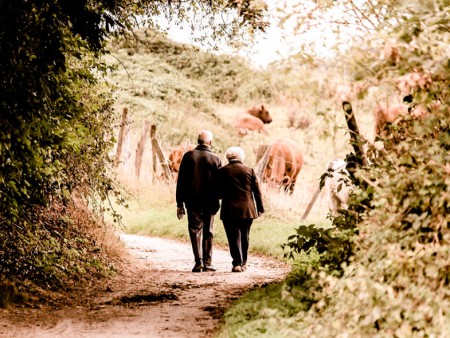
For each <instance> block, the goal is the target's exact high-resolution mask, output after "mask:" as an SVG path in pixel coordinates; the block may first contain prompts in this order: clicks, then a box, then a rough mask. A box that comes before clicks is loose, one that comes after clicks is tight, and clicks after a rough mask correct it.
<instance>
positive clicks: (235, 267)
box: [231, 265, 244, 272]
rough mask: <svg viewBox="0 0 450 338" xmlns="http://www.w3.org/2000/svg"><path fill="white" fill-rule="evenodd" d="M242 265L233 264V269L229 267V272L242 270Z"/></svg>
mask: <svg viewBox="0 0 450 338" xmlns="http://www.w3.org/2000/svg"><path fill="white" fill-rule="evenodd" d="M242 271H244V270H242V267H241V266H240V265H236V266H233V269H231V272H242Z"/></svg>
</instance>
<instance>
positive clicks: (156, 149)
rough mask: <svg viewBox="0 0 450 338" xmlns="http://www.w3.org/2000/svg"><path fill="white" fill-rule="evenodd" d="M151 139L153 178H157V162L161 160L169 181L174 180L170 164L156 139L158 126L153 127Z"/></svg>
mask: <svg viewBox="0 0 450 338" xmlns="http://www.w3.org/2000/svg"><path fill="white" fill-rule="evenodd" d="M150 137H151V140H152V158H153V173H154V175H153V177H156V162H157V159H159V162H160V163H161V167H162V169H163V172H164V174H165V175H166V176H167V178H168V179H169V180H173V175H172V171H171V170H170V168H169V163H168V162H167V159H166V157H165V156H164V153H163V151H162V149H161V146H160V145H159V142H158V139H157V138H156V125H154V124H153V125H152V128H151V131H150Z"/></svg>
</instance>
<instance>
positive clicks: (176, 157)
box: [169, 143, 196, 180]
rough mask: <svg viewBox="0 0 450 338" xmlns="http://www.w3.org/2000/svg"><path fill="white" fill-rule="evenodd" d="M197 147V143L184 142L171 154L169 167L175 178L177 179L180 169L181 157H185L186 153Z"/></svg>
mask: <svg viewBox="0 0 450 338" xmlns="http://www.w3.org/2000/svg"><path fill="white" fill-rule="evenodd" d="M195 147H196V145H195V144H192V143H183V144H180V145H179V146H177V147H176V148H174V149H173V150H172V151H171V152H170V154H169V169H170V171H171V172H172V174H173V176H174V177H175V180H176V179H177V175H178V170H179V169H180V163H181V159H182V158H183V155H184V153H186V152H187V151H189V150H192V149H194V148H195Z"/></svg>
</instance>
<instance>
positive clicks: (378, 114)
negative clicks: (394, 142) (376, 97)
mask: <svg viewBox="0 0 450 338" xmlns="http://www.w3.org/2000/svg"><path fill="white" fill-rule="evenodd" d="M408 113H409V114H411V116H412V117H414V118H421V117H423V116H425V115H426V114H428V111H427V110H426V109H425V108H424V107H423V106H420V105H418V106H415V107H413V108H409V109H408V106H407V105H406V104H398V105H393V106H390V107H385V106H381V105H378V106H377V107H376V109H375V135H376V136H385V135H386V130H385V128H386V125H388V124H392V123H395V122H397V121H398V120H399V119H400V118H401V117H402V116H403V115H406V114H408Z"/></svg>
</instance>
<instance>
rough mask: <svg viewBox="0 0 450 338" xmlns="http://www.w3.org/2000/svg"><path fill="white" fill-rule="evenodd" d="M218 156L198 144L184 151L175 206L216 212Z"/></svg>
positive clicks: (217, 205)
mask: <svg viewBox="0 0 450 338" xmlns="http://www.w3.org/2000/svg"><path fill="white" fill-rule="evenodd" d="M221 165H222V163H221V161H220V158H219V157H218V156H217V155H215V154H213V153H212V152H211V150H210V149H209V147H208V146H206V145H202V144H199V145H198V146H197V147H196V148H195V149H193V150H190V151H188V152H186V153H185V154H184V156H183V159H182V160H181V163H180V170H179V173H178V181H177V190H176V200H177V207H183V203H184V206H185V207H186V209H188V210H192V211H197V212H206V213H209V214H216V213H217V211H218V210H219V207H220V203H219V198H218V196H217V173H218V170H219V168H220V166H221Z"/></svg>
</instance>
